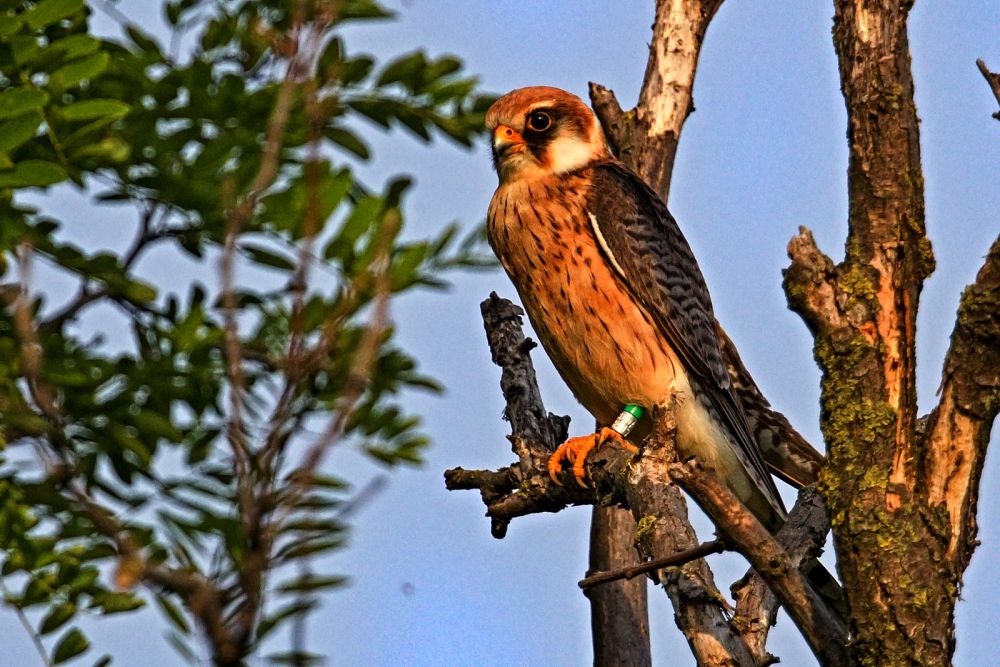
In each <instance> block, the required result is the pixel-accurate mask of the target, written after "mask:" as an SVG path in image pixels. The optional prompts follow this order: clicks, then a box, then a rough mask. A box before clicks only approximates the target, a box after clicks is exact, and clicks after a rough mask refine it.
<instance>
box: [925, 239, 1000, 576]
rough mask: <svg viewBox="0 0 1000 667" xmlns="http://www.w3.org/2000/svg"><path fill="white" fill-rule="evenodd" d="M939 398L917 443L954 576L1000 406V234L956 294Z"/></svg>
mask: <svg viewBox="0 0 1000 667" xmlns="http://www.w3.org/2000/svg"><path fill="white" fill-rule="evenodd" d="M940 395H941V399H940V401H939V403H938V406H937V408H935V410H934V411H933V412H932V413H931V414H930V415H929V417H928V420H927V425H926V429H925V433H926V435H925V441H924V443H923V446H924V449H925V451H926V452H927V454H926V457H925V466H926V468H927V472H926V476H927V479H928V480H929V485H928V491H927V493H928V502H929V504H930V505H931V507H940V506H944V507H945V508H946V509H947V510H948V519H949V522H950V524H951V530H950V531H949V539H948V546H947V551H946V555H947V557H948V558H949V560H951V561H952V564H953V567H954V570H955V573H956V575H957V576H958V577H961V573H962V572H963V571H964V570H965V568H966V567H968V565H969V559H970V558H971V557H972V552H973V551H974V550H975V548H976V546H977V544H978V543H977V541H976V532H977V529H978V526H977V523H976V509H977V500H978V497H979V480H980V477H981V476H982V472H983V463H984V459H985V457H986V447H987V445H988V444H989V440H990V430H991V428H992V427H993V421H994V419H995V418H996V416H997V411H998V410H1000V237H997V239H996V240H995V241H994V242H993V246H992V247H991V248H990V252H989V255H988V256H987V258H986V262H985V264H984V265H983V267H982V268H981V269H980V270H979V274H978V275H977V276H976V281H975V282H974V283H972V284H971V285H969V286H968V287H967V288H966V289H965V291H964V292H963V293H962V300H961V303H960V305H959V308H958V317H957V318H956V322H955V329H954V331H953V332H952V334H951V346H950V347H949V349H948V353H947V355H946V356H945V361H944V372H943V377H942V378H941V388H940Z"/></svg>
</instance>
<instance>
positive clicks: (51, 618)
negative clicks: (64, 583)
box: [38, 602, 76, 635]
mask: <svg viewBox="0 0 1000 667" xmlns="http://www.w3.org/2000/svg"><path fill="white" fill-rule="evenodd" d="M75 615H76V605H75V604H73V603H72V602H66V603H63V604H59V605H56V606H55V607H53V608H52V609H51V610H50V611H49V613H48V614H46V615H45V618H43V619H42V624H41V625H40V626H38V633H39V634H42V635H47V634H49V633H50V632H54V631H56V630H58V629H59V628H61V627H62V626H63V625H64V624H65V623H66V622H67V621H69V620H70V619H71V618H73V616H75Z"/></svg>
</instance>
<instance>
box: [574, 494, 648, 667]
mask: <svg viewBox="0 0 1000 667" xmlns="http://www.w3.org/2000/svg"><path fill="white" fill-rule="evenodd" d="M634 535H635V520H634V519H633V518H632V513H631V512H629V511H628V510H627V509H623V508H621V507H614V506H612V507H602V506H601V505H594V508H593V511H592V513H591V519H590V570H589V571H590V572H602V571H607V570H616V569H619V568H622V567H627V566H629V565H634V564H635V562H636V550H635V547H634V546H633V543H634ZM586 595H587V599H588V600H590V628H591V638H592V642H593V647H594V664H595V665H602V666H606V667H632V666H633V665H635V666H639V667H641V666H642V665H651V664H652V661H653V658H652V654H651V652H650V647H649V614H648V604H647V603H648V600H647V591H646V577H636V578H634V579H625V580H621V581H615V582H613V583H609V584H605V585H603V586H596V587H594V588H592V589H590V590H588V591H587V592H586Z"/></svg>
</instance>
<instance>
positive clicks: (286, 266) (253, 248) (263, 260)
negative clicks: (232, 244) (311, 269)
mask: <svg viewBox="0 0 1000 667" xmlns="http://www.w3.org/2000/svg"><path fill="white" fill-rule="evenodd" d="M240 250H242V251H243V252H244V253H246V254H247V255H248V256H249V257H250V259H252V260H253V261H254V262H256V263H257V264H263V265H264V266H270V267H271V268H274V269H280V270H282V271H292V270H293V269H295V262H293V261H292V260H290V259H288V258H287V257H284V256H282V255H279V254H277V253H275V252H272V251H271V250H268V249H266V248H263V247H261V246H258V245H251V244H249V243H242V244H240Z"/></svg>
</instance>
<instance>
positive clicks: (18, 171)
mask: <svg viewBox="0 0 1000 667" xmlns="http://www.w3.org/2000/svg"><path fill="white" fill-rule="evenodd" d="M64 180H66V170H65V169H63V168H62V167H60V166H59V165H57V164H55V163H53V162H45V161H44V160H24V161H23V162H18V163H17V164H16V165H14V168H13V169H11V170H10V171H5V172H0V188H31V187H45V186H46V185H52V184H54V183H58V182H60V181H64Z"/></svg>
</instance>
